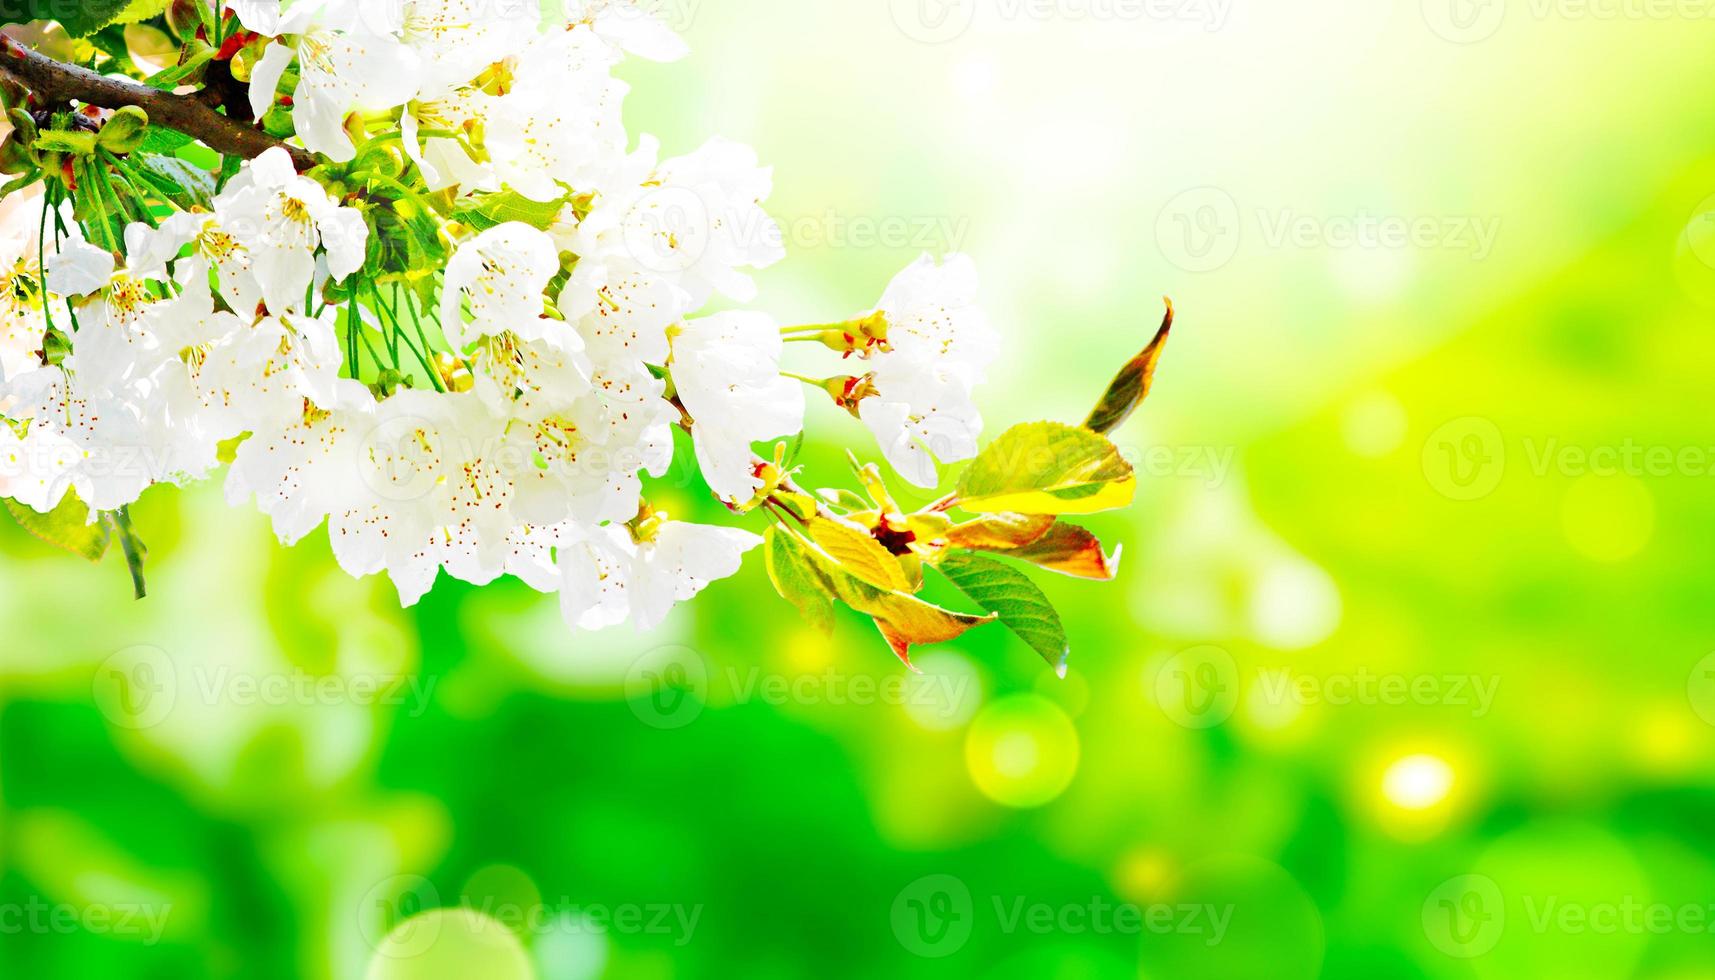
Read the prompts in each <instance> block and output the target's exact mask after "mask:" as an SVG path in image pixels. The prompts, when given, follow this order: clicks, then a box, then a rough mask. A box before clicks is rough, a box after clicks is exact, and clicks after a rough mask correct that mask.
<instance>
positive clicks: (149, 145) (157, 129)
mask: <svg viewBox="0 0 1715 980" xmlns="http://www.w3.org/2000/svg"><path fill="white" fill-rule="evenodd" d="M194 142H196V141H195V140H193V139H191V138H190V137H189V136H186V135H185V134H184V133H181V132H179V131H178V130H176V129H168V128H167V127H165V126H150V127H149V128H147V129H145V130H143V142H142V144H141V145H139V146H138V147H137V152H139V153H156V154H162V155H167V156H171V155H172V154H174V153H177V152H178V149H179V147H181V146H189V145H190V144H191V143H194Z"/></svg>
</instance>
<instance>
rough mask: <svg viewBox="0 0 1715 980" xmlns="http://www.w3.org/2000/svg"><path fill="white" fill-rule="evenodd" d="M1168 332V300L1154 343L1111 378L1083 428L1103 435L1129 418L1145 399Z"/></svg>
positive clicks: (1170, 322) (1170, 311)
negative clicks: (1164, 316)
mask: <svg viewBox="0 0 1715 980" xmlns="http://www.w3.org/2000/svg"><path fill="white" fill-rule="evenodd" d="M1172 332H1173V301H1172V300H1168V301H1167V316H1166V318H1165V319H1163V320H1162V321H1161V329H1160V330H1158V331H1156V334H1155V339H1154V340H1152V341H1150V343H1149V346H1148V347H1145V348H1144V349H1143V353H1141V354H1139V355H1137V356H1136V357H1134V358H1132V359H1131V363H1129V364H1127V365H1126V366H1125V367H1123V368H1121V369H1120V373H1119V374H1117V375H1115V376H1114V380H1113V381H1112V383H1110V384H1109V385H1108V390H1107V393H1106V394H1104V395H1103V396H1102V400H1101V401H1100V402H1099V403H1097V405H1096V408H1095V411H1093V412H1091V413H1090V417H1089V418H1088V419H1086V420H1085V422H1084V428H1086V429H1089V430H1090V431H1092V432H1100V433H1103V434H1104V435H1105V434H1106V433H1109V432H1112V431H1113V430H1115V429H1117V428H1119V427H1120V426H1121V425H1123V424H1124V423H1125V420H1126V419H1128V418H1131V413H1132V412H1135V411H1137V406H1139V405H1141V404H1143V400H1144V399H1145V398H1148V397H1149V389H1150V386H1151V385H1153V384H1154V383H1155V367H1156V365H1158V364H1160V363H1161V353H1162V351H1164V350H1166V349H1167V335H1168V334H1170V333H1172Z"/></svg>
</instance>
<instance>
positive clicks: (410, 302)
mask: <svg viewBox="0 0 1715 980" xmlns="http://www.w3.org/2000/svg"><path fill="white" fill-rule="evenodd" d="M405 312H407V313H409V314H411V325H412V326H414V327H416V328H417V339H418V340H421V341H422V342H423V349H422V350H420V351H417V359H418V360H420V361H422V362H423V367H424V368H425V369H427V370H428V372H429V382H430V383H431V384H433V385H434V386H435V390H436V391H446V390H447V386H446V385H443V384H441V372H439V371H437V370H435V366H434V364H432V363H431V362H430V361H429V354H430V353H431V352H432V351H433V350H434V347H433V346H432V345H431V344H430V343H429V335H428V334H427V333H425V332H424V330H423V319H422V317H419V316H418V315H417V303H416V301H415V300H414V299H413V298H412V297H411V295H410V294H406V296H405ZM413 350H415V348H413Z"/></svg>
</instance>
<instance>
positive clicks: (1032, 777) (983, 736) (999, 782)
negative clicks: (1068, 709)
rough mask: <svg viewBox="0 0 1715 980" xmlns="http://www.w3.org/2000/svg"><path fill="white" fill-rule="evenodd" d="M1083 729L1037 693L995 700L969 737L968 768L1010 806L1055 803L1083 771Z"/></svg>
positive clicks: (988, 791)
mask: <svg viewBox="0 0 1715 980" xmlns="http://www.w3.org/2000/svg"><path fill="white" fill-rule="evenodd" d="M1078 756H1079V745H1078V731H1077V729H1076V728H1074V727H1073V726H1072V720H1071V719H1070V718H1068V717H1066V713H1065V712H1064V711H1062V710H1060V707H1059V706H1058V705H1056V704H1054V703H1053V702H1052V701H1049V700H1048V699H1046V698H1043V697H1040V696H1038V695H1035V694H1018V695H1013V696H1012V697H1008V698H1003V699H1001V700H999V701H996V702H994V703H993V704H991V705H989V706H988V707H987V708H984V709H983V711H982V713H981V714H979V715H977V719H976V721H975V722H973V723H972V724H971V729H970V731H969V732H968V733H966V736H965V766H966V768H968V769H969V770H970V774H971V781H972V782H974V783H975V784H976V786H977V789H979V790H981V791H982V793H983V795H985V796H987V797H988V798H989V799H991V800H994V801H995V802H996V803H1000V804H1003V805H1005V806H1010V807H1018V808H1021V809H1023V808H1029V807H1038V806H1042V805H1044V804H1047V803H1049V802H1052V801H1053V800H1054V799H1055V798H1057V797H1058V796H1059V795H1060V794H1061V793H1063V792H1065V791H1066V787H1067V786H1068V785H1070V784H1071V782H1072V777H1073V776H1074V775H1076V774H1077V771H1078Z"/></svg>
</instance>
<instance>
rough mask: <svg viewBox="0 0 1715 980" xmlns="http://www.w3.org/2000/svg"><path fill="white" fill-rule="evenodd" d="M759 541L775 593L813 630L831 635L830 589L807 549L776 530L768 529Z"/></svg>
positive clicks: (780, 530)
mask: <svg viewBox="0 0 1715 980" xmlns="http://www.w3.org/2000/svg"><path fill="white" fill-rule="evenodd" d="M762 537H763V558H764V563H765V564H766V565H767V566H768V579H769V581H771V582H773V583H774V591H776V592H778V593H780V597H781V598H782V599H785V600H786V601H787V602H790V603H792V604H793V605H794V606H797V607H798V611H799V612H800V613H803V614H804V618H805V619H807V620H809V621H810V624H811V625H812V626H814V627H816V628H817V629H818V630H821V631H822V632H823V633H831V632H833V629H834V591H833V587H832V586H831V585H829V584H828V580H827V579H826V578H824V577H823V575H822V573H821V572H820V571H818V570H817V568H816V566H815V563H814V562H813V561H812V560H811V558H810V549H809V546H808V545H806V544H804V542H803V540H802V539H800V538H799V537H797V536H796V535H794V534H792V533H791V532H789V531H786V530H783V529H781V528H780V527H778V526H775V527H770V528H769V529H768V530H767V531H766V532H764V533H763V535H762Z"/></svg>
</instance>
